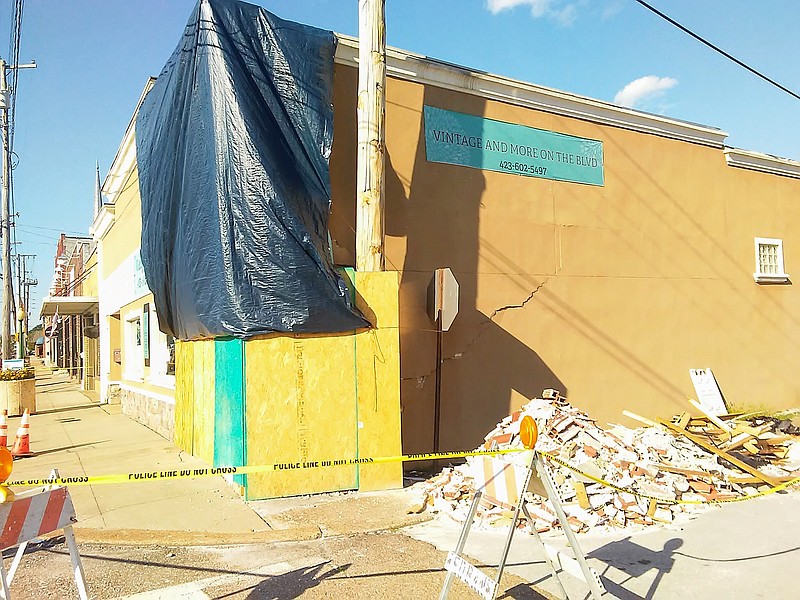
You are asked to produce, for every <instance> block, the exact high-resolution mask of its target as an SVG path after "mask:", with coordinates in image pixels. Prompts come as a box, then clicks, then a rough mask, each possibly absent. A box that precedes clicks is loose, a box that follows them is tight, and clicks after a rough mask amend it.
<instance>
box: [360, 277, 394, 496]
mask: <svg viewBox="0 0 800 600" xmlns="http://www.w3.org/2000/svg"><path fill="white" fill-rule="evenodd" d="M355 281H356V306H357V307H358V308H359V310H361V311H362V313H363V314H365V315H368V319H370V321H371V322H373V323H375V324H377V325H378V328H377V329H371V330H369V331H363V332H360V333H358V334H357V335H356V337H355V345H356V356H357V362H358V382H357V383H358V387H357V391H358V427H359V429H358V455H359V457H376V456H396V455H399V454H402V444H401V435H400V334H399V328H398V321H399V318H398V312H399V311H398V290H399V280H398V274H397V273H396V272H393V271H386V272H380V273H356V276H355ZM402 485H403V465H402V463H399V462H398V463H386V464H380V465H369V464H362V465H361V466H360V467H359V489H360V490H379V489H389V488H394V487H402Z"/></svg>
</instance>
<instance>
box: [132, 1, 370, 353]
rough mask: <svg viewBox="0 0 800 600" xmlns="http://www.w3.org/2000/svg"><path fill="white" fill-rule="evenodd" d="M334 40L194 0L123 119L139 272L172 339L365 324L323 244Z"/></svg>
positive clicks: (244, 7)
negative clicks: (169, 49) (127, 121)
mask: <svg viewBox="0 0 800 600" xmlns="http://www.w3.org/2000/svg"><path fill="white" fill-rule="evenodd" d="M335 47H336V41H335V37H334V35H333V33H331V32H328V31H323V30H320V29H315V28H312V27H307V26H304V25H299V24H296V23H291V22H287V21H284V20H281V19H279V18H277V17H276V16H274V15H272V14H270V13H269V12H267V11H265V10H263V9H261V8H259V7H257V6H254V5H251V4H246V3H243V2H237V1H235V0H201V1H200V2H199V3H198V5H197V6H196V8H195V10H194V12H193V14H192V16H191V18H190V20H189V23H188V24H187V26H186V30H185V31H184V34H183V38H182V39H181V42H180V44H179V46H178V48H177V49H176V50H175V53H174V54H173V55H172V57H171V58H170V59H169V61H168V62H167V64H166V66H165V67H164V70H163V71H162V73H161V75H160V76H159V77H158V79H157V80H156V82H155V85H154V87H153V88H152V90H151V91H150V92H149V93H148V95H147V97H146V99H145V100H144V103H143V104H142V106H141V108H140V110H139V113H138V116H137V119H136V151H137V162H138V169H139V189H140V193H141V198H142V249H141V255H142V263H143V265H144V271H145V275H146V277H147V283H148V286H149V288H150V289H151V290H152V292H153V295H154V296H155V304H156V309H157V311H158V317H159V323H160V326H161V328H162V330H163V331H164V332H166V333H169V334H171V335H173V336H174V337H176V338H178V339H184V340H189V339H199V338H207V337H216V336H223V335H234V336H237V337H250V336H253V335H257V334H262V333H270V332H309V333H322V332H338V331H346V330H352V329H356V328H359V327H365V326H367V323H366V321H365V320H364V319H363V318H362V316H361V315H360V314H359V313H358V312H357V311H356V309H355V308H354V307H353V306H352V303H351V301H350V296H349V294H348V291H347V287H346V285H345V283H344V282H343V280H342V279H341V277H340V276H339V274H338V273H337V272H336V270H335V269H334V267H333V264H332V260H331V258H330V248H329V239H328V230H327V226H328V214H329V210H330V199H331V193H330V178H329V170H328V158H329V156H330V150H331V145H332V142H333V109H332V105H331V103H332V95H333V94H332V92H333V55H334V52H335Z"/></svg>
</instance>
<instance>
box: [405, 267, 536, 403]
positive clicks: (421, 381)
mask: <svg viewBox="0 0 800 600" xmlns="http://www.w3.org/2000/svg"><path fill="white" fill-rule="evenodd" d="M548 281H549V278H547V279H545V280H544V281H542V283H540V284H539V285H538V286H536V289H534V290H533V291H532V292H531V293H530V294H528V297H527V298H525V299H524V300H523V301H522V302H521V303H520V304H507V305H506V306H501V307H500V308H497V309H495V310H494V311H492V314H491V315H489V317H488V318H487V319H486V320H485V321H483V322H481V323H479V324H478V325H477V326H476V327H477V328H478V329H479V331H478V332H477V333H476V334H475V335H474V336H473V337H472V339H471V340H470V341H469V342H467V344H466V346H465V347H464V349H463V350H461V351H460V352H455V353H453V354H452V355H450V356H444V357H442V363H444V362H445V361H448V360H457V359H459V358H461V357H462V356H464V355H465V354H466V353H467V352H469V351H470V350H471V349H472V347H473V346H474V345H475V343H476V342H477V341H478V340H479V339H480V338H481V337H482V336H483V334H484V333H485V332H486V326H487V325H489V324H490V323H493V322H494V318H495V317H496V316H497V315H499V314H500V313H503V312H506V311H508V310H518V309H521V308H525V305H527V304H528V302H530V301H531V300H533V297H534V296H535V295H536V294H537V292H538V291H539V290H541V289H542V288H543V287H544V285H545V284H546V283H547V282H548ZM435 373H436V369H435V368H434V369H432V370H431V371H428V372H427V373H423V374H421V375H412V376H410V377H402V378H401V380H402V381H409V380H416V382H417V384H416V387H417V389H422V388H423V387H425V384H426V382H427V380H428V378H430V377H432V376H433V375H434V374H435Z"/></svg>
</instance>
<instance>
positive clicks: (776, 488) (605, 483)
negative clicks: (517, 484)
mask: <svg viewBox="0 0 800 600" xmlns="http://www.w3.org/2000/svg"><path fill="white" fill-rule="evenodd" d="M539 455H540V456H544V457H545V458H547V459H548V460H550V461H552V462H554V463H556V464H558V465H560V466H562V467H564V468H566V469H569V470H570V471H572V472H573V473H576V474H577V475H580V476H581V477H585V478H586V479H590V480H591V481H594V482H595V483H599V484H600V485H603V486H605V487H607V488H611V489H613V490H616V491H617V492H620V493H622V494H630V495H631V496H636V497H637V498H643V499H645V500H655V501H656V502H658V503H659V504H727V503H733V502H746V501H747V500H753V499H755V498H761V497H762V496H768V495H770V494H774V493H776V492H781V491H783V490H785V489H787V488H790V487H792V486H794V485H797V484H800V477H796V478H794V479H790V480H789V481H785V482H783V483H781V484H778V485H775V486H773V487H771V488H769V489H767V490H764V491H763V492H757V493H755V494H747V495H744V496H736V497H734V498H711V499H706V500H678V499H677V498H663V497H659V496H651V495H649V494H643V493H641V492H639V491H637V490H634V489H631V488H623V487H620V486H618V485H616V484H614V483H611V482H610V481H606V480H605V479H602V478H600V477H595V476H594V475H591V474H589V473H586V472H584V471H581V470H580V469H578V468H577V467H573V466H572V465H571V464H569V463H568V462H566V461H565V460H561V459H560V458H558V457H557V456H555V455H553V454H550V453H549V452H539Z"/></svg>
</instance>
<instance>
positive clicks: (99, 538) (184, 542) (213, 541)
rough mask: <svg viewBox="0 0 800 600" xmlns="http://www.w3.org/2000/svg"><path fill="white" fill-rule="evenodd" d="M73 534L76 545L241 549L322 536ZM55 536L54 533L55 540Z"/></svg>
mask: <svg viewBox="0 0 800 600" xmlns="http://www.w3.org/2000/svg"><path fill="white" fill-rule="evenodd" d="M73 531H74V532H75V537H76V539H77V540H78V542H79V543H84V544H108V545H118V546H242V545H247V544H271V543H275V542H303V541H309V540H316V539H319V538H321V537H322V531H321V530H320V528H319V527H316V526H313V525H309V526H304V527H293V528H291V529H271V530H265V531H252V532H249V533H245V532H241V533H238V532H237V533H231V532H213V531H174V530H157V529H153V530H150V529H91V528H81V527H73ZM59 535H60V534H56V537H58V536H59Z"/></svg>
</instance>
